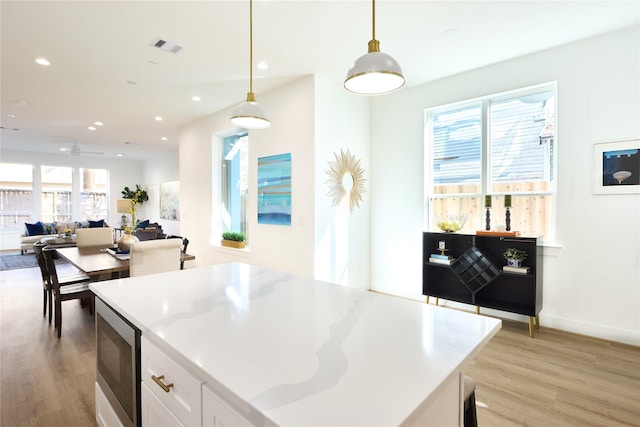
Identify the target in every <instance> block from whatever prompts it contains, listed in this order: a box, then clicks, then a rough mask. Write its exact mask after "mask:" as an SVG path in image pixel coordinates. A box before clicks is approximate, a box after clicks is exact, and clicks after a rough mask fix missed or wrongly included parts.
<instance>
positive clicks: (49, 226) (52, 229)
mask: <svg viewBox="0 0 640 427" xmlns="http://www.w3.org/2000/svg"><path fill="white" fill-rule="evenodd" d="M57 225H58V224H57V223H55V222H50V223H43V224H42V228H44V233H45V234H57V233H58V228H57Z"/></svg>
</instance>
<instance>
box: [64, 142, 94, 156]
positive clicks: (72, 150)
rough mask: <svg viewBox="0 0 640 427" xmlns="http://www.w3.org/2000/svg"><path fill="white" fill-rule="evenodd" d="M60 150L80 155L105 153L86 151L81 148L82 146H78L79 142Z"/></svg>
mask: <svg viewBox="0 0 640 427" xmlns="http://www.w3.org/2000/svg"><path fill="white" fill-rule="evenodd" d="M60 151H64V152H65V153H69V154H71V155H72V156H80V155H83V154H89V155H94V156H101V155H103V154H104V153H103V152H101V151H84V150H81V149H80V147H78V145H77V144H73V145H72V146H71V147H62V148H61V149H60Z"/></svg>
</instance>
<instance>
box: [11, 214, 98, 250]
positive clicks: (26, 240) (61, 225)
mask: <svg viewBox="0 0 640 427" xmlns="http://www.w3.org/2000/svg"><path fill="white" fill-rule="evenodd" d="M55 224H56V227H55V230H52V232H51V233H50V234H36V235H33V236H29V234H28V233H27V231H26V230H25V231H24V233H22V234H21V235H20V253H21V254H22V255H24V254H25V253H26V252H27V251H32V250H33V244H34V243H36V242H39V241H40V239H42V238H44V237H51V235H53V234H62V233H64V230H66V229H69V230H71V233H72V234H75V232H76V227H78V224H80V227H81V228H86V227H88V226H89V222H88V221H81V222H76V221H71V222H57V223H55ZM104 226H105V227H108V225H107V223H106V222H105V223H104Z"/></svg>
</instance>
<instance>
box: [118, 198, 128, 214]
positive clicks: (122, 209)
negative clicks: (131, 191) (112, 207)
mask: <svg viewBox="0 0 640 427" xmlns="http://www.w3.org/2000/svg"><path fill="white" fill-rule="evenodd" d="M116 210H117V211H118V213H129V212H130V211H131V200H130V199H118V200H116Z"/></svg>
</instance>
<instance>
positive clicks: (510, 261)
mask: <svg viewBox="0 0 640 427" xmlns="http://www.w3.org/2000/svg"><path fill="white" fill-rule="evenodd" d="M502 256H504V257H505V258H506V259H507V265H508V266H509V267H522V261H523V260H525V259H527V251H523V250H520V249H516V248H507V250H506V251H504V253H503V254H502Z"/></svg>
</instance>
